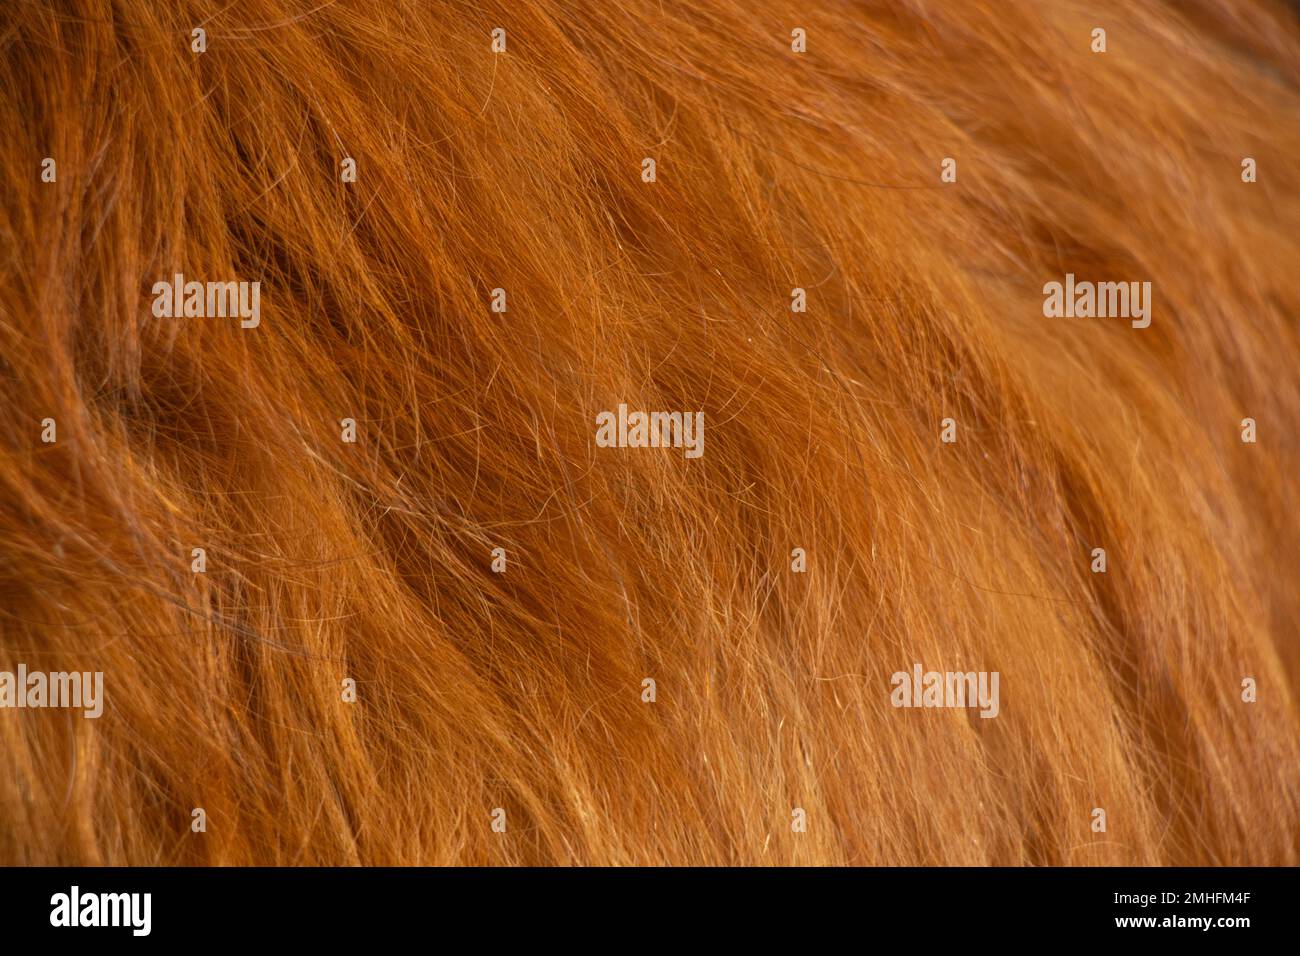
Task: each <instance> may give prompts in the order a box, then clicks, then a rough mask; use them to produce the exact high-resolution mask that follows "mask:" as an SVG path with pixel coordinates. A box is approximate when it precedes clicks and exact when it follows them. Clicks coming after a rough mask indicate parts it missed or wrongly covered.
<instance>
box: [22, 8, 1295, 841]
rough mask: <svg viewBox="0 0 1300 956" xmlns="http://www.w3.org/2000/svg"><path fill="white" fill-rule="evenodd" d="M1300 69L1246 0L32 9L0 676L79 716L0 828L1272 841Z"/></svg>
mask: <svg viewBox="0 0 1300 956" xmlns="http://www.w3.org/2000/svg"><path fill="white" fill-rule="evenodd" d="M195 27H202V28H204V29H205V30H206V32H207V50H206V52H204V53H203V54H201V55H200V54H195V53H194V52H192V51H191V46H190V44H191V30H192V29H193V28H195ZM496 27H502V28H504V29H505V30H506V31H507V37H508V42H507V51H506V52H505V53H504V54H494V53H493V52H492V50H491V38H490V32H491V31H492V30H493V29H494V28H496ZM795 27H802V28H804V29H805V30H806V31H807V36H808V50H807V52H806V53H804V54H796V53H792V52H791V48H790V35H791V30H792V29H793V28H795ZM1094 27H1103V28H1104V29H1106V31H1107V38H1108V50H1107V52H1106V53H1104V54H1096V53H1093V52H1092V51H1091V49H1090V43H1091V41H1090V33H1091V31H1092V29H1093V28H1094ZM1298 79H1300V33H1298V31H1297V19H1296V13H1295V11H1294V9H1293V8H1292V7H1291V6H1290V5H1288V4H1283V3H1280V2H1276V3H1275V2H1269V0H1251V2H1247V0H1179V2H1161V0H1107V2H1088V3H1083V2H1074V0H1007V2H1003V0H996V2H995V0H951V2H937V0H893V2H887V3H886V2H852V3H850V2H838V0H827V2H818V3H806V2H799V3H795V2H789V3H784V2H780V0H764V2H761V3H757V4H753V3H744V2H740V0H709V2H700V3H680V2H675V0H663V2H653V3H633V2H628V0H613V2H611V0H589V2H582V0H553V2H552V0H545V2H532V0H529V2H522V0H521V2H503V3H496V2H487V3H464V2H443V0H437V2H414V0H412V2H399V0H368V2H360V0H337V2H316V0H301V2H297V0H277V2H273V0H247V2H240V3H237V4H226V3H218V2H202V3H200V2H189V0H178V2H176V3H165V4H163V3H156V2H146V0H75V2H73V0H64V2H33V0H10V2H7V3H5V4H4V5H3V10H2V11H0V131H2V132H3V136H0V183H2V184H3V185H2V188H3V195H2V197H0V198H2V200H3V202H2V204H0V248H2V249H3V257H2V258H0V669H7V670H13V669H14V668H15V667H16V666H17V664H18V663H20V662H23V663H26V664H27V666H28V667H29V668H31V669H36V668H42V669H46V670H82V671H95V670H100V671H103V672H104V674H105V687H106V710H105V713H104V715H103V717H101V718H100V719H98V720H88V719H84V718H83V717H82V716H81V715H80V713H79V712H75V711H68V710H55V709H47V710H22V711H18V710H0V863H8V864H120V863H130V864H158V863H162V864H252V863H258V864H378V863H397V864H414V863H425V864H452V863H457V864H692V863H707V864H760V865H761V864H1025V863H1029V864H1084V865H1094V864H1096V865H1106V864H1174V863H1176V864H1246V863H1250V864H1269V863H1290V864H1295V863H1297V862H1298V861H1300V806H1298V800H1300V793H1298V790H1300V785H1298V783H1297V780H1298V778H1300V716H1298V712H1297V701H1296V691H1297V687H1300V650H1298V648H1297V624H1298V623H1300V589H1298V588H1297V586H1296V569H1297V566H1298V565H1300V519H1297V507H1298V506H1297V500H1296V493H1297V477H1296V476H1297V474H1300V447H1298V446H1297V442H1296V434H1295V428H1296V422H1297V415H1298V413H1300V373H1298V372H1297V367H1298V362H1300V341H1298V340H1297V328H1296V316H1297V314H1300V283H1298V282H1297V272H1298V271H1300V191H1298V190H1297V187H1296V184H1297V181H1298V179H1300V161H1298V159H1297V157H1298V156H1300V92H1298V90H1297V80H1298ZM1247 156H1249V157H1253V158H1255V159H1256V160H1257V162H1258V168H1259V181H1258V182H1257V183H1254V184H1246V183H1243V182H1242V180H1241V162H1242V159H1243V157H1247ZM44 157H52V158H55V159H56V160H57V170H58V178H57V182H54V183H45V182H42V181H41V179H40V168H41V166H40V164H41V161H42V159H43V158H44ZM345 157H352V158H354V159H355V160H356V162H357V171H358V178H357V182H355V183H344V182H341V181H340V174H339V170H340V162H341V161H342V160H343V159H344V158H345ZM644 157H652V158H655V159H656V161H657V166H658V169H657V182H655V183H645V182H642V179H641V175H640V173H641V161H642V159H643V158H644ZM944 157H953V158H955V159H956V160H957V163H958V182H956V183H952V184H943V183H941V182H940V180H939V167H940V162H941V160H942V159H943V158H944ZM177 272H182V273H184V274H185V276H186V278H187V279H198V280H222V281H226V280H260V281H261V283H262V287H261V308H262V321H261V325H260V326H259V327H258V328H256V329H241V328H240V326H239V322H238V320H236V319H212V318H188V319H186V318H177V319H159V318H155V317H154V316H153V315H152V314H151V312H150V304H151V297H150V293H149V290H150V287H151V286H152V284H153V283H154V282H156V281H159V280H164V281H165V280H169V279H170V278H171V276H172V275H173V274H174V273H177ZM1066 272H1072V273H1075V274H1076V275H1077V276H1078V277H1079V278H1080V279H1081V280H1082V279H1090V280H1147V281H1150V282H1151V283H1152V285H1153V290H1154V306H1153V312H1152V315H1153V322H1152V325H1151V327H1150V328H1149V329H1145V330H1135V329H1132V328H1130V327H1129V323H1128V322H1127V321H1126V320H1123V319H1047V318H1044V317H1043V314H1042V287H1043V284H1044V283H1045V282H1048V281H1051V280H1060V279H1061V278H1062V276H1063V274H1064V273H1066ZM497 287H501V288H504V289H506V290H507V292H508V296H509V298H508V312H506V313H505V314H495V313H493V312H491V311H490V309H489V307H488V304H489V298H490V293H491V290H492V289H494V288H497ZM794 287H803V288H806V289H807V292H808V311H807V312H806V313H804V314H795V313H792V312H791V311H790V290H791V289H792V288H794ZM619 402H627V403H628V404H629V406H630V407H632V408H642V409H675V410H703V411H704V412H705V413H706V416H707V436H708V437H707V446H706V453H705V455H704V457H703V458H701V459H699V460H694V461H691V460H686V459H685V458H684V457H683V455H682V454H681V452H680V451H677V450H671V449H641V450H636V449H621V450H613V449H601V448H597V447H596V446H595V443H594V440H593V435H594V416H595V415H596V414H597V413H598V412H600V411H602V410H607V409H613V408H616V407H617V405H618V403H619ZM47 417H52V418H54V419H55V420H56V421H57V424H58V441H57V443H56V444H42V443H41V441H40V432H41V422H42V420H43V419H45V418H47ZM345 417H351V418H354V419H356V421H357V425H358V430H357V436H358V437H357V442H356V443H355V444H346V443H343V442H342V441H341V440H340V427H339V422H340V420H341V419H343V418H345ZM945 417H951V418H954V419H955V420H956V421H957V422H958V426H959V440H958V442H957V443H956V444H953V445H945V444H941V443H940V441H939V429H940V421H941V419H943V418H945ZM1245 417H1253V418H1255V419H1256V420H1257V421H1258V427H1259V441H1258V443H1257V444H1244V443H1243V442H1242V441H1241V440H1240V422H1241V420H1242V419H1243V418H1245ZM195 547H202V548H205V549H206V550H207V554H208V569H207V572H206V573H205V574H194V573H192V572H191V568H190V561H191V557H190V555H191V549H192V548H195ZM497 547H502V548H505V549H506V552H507V555H508V568H507V570H506V572H505V573H503V574H494V573H492V571H491V569H490V562H491V551H492V549H493V548H497ZM796 547H802V548H804V549H806V551H807V554H808V571H807V573H805V574H799V573H794V572H792V571H791V567H790V552H791V550H792V549H793V548H796ZM1094 547H1104V548H1105V549H1106V551H1107V554H1108V559H1109V569H1108V571H1107V573H1105V574H1094V573H1092V572H1091V571H1090V569H1089V562H1090V557H1089V555H1090V551H1091V549H1092V548H1094ZM914 662H920V663H922V664H923V666H924V667H925V668H926V669H936V670H962V671H965V670H989V671H992V670H996V671H998V672H1000V674H1001V697H1002V700H1001V714H1000V715H999V716H998V717H997V718H996V719H993V720H982V719H979V718H978V717H977V716H976V714H975V713H974V712H972V711H966V710H960V709H958V710H896V709H894V708H893V707H891V705H890V701H889V691H890V687H889V676H890V674H892V673H893V672H895V671H899V670H910V669H911V666H912V664H913V663H914ZM348 677H350V678H353V679H354V680H356V682H357V689H358V699H357V702H356V703H353V704H348V703H344V702H342V701H341V695H340V685H341V681H342V680H343V679H344V678H348ZM646 677H650V678H653V679H654V680H655V681H656V682H657V691H658V699H657V701H656V702H654V703H652V704H647V703H643V702H642V700H641V692H642V681H643V679H644V678H646ZM1244 677H1252V678H1254V679H1255V680H1256V681H1257V682H1258V686H1259V699H1258V701H1257V702H1256V703H1253V704H1248V703H1244V702H1243V701H1242V699H1241V681H1242V679H1243V678H1244ZM196 807H202V808H204V809H205V811H206V813H207V816H208V826H207V832H205V833H193V832H191V827H190V824H191V811H192V809H193V808H196ZM497 807H501V808H504V809H505V810H506V811H507V820H508V830H507V832H506V833H504V834H503V833H495V832H493V831H492V829H491V826H490V822H491V821H490V814H491V811H492V810H493V808H497ZM794 807H801V808H804V809H805V810H806V811H807V815H808V830H807V832H806V833H794V832H792V831H791V826H790V822H791V811H792V808H794ZM1096 807H1099V808H1104V809H1105V810H1106V813H1107V822H1108V829H1107V832H1105V833H1094V832H1092V830H1091V827H1090V824H1091V822H1092V817H1091V811H1092V809H1093V808H1096Z"/></svg>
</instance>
